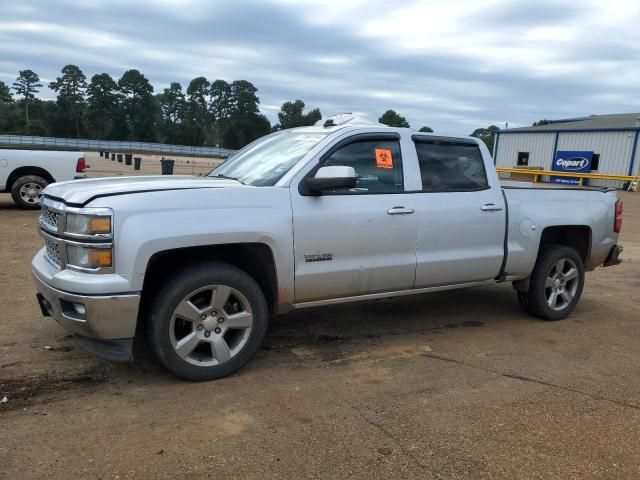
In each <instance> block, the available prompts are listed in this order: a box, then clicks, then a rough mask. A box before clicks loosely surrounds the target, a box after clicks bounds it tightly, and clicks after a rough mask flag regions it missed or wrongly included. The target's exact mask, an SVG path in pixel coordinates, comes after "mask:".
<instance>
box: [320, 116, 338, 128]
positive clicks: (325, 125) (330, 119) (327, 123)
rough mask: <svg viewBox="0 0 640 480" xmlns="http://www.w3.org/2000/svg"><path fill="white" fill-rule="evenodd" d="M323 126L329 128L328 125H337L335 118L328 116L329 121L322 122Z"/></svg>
mask: <svg viewBox="0 0 640 480" xmlns="http://www.w3.org/2000/svg"><path fill="white" fill-rule="evenodd" d="M322 126H323V127H325V128H327V127H335V126H336V124H335V122H334V121H333V118H328V119H327V121H326V122H324V123H323V124H322Z"/></svg>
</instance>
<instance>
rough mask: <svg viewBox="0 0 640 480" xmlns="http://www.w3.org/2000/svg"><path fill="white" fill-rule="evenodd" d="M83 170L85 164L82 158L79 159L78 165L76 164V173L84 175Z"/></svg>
mask: <svg viewBox="0 0 640 480" xmlns="http://www.w3.org/2000/svg"><path fill="white" fill-rule="evenodd" d="M85 168H86V162H85V161H84V157H80V158H79V159H78V163H76V172H77V173H84V169H85Z"/></svg>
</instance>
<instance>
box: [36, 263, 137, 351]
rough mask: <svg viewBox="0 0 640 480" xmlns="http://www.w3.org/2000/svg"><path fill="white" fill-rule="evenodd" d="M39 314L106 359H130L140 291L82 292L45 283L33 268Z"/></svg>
mask: <svg viewBox="0 0 640 480" xmlns="http://www.w3.org/2000/svg"><path fill="white" fill-rule="evenodd" d="M33 278H34V280H35V284H36V289H37V291H38V293H37V296H38V303H39V304H40V308H41V309H42V314H43V315H45V316H51V317H53V318H54V319H55V320H56V321H57V322H58V323H59V324H60V325H62V326H63V327H64V328H65V329H66V330H68V331H69V332H71V333H73V334H74V335H75V336H76V337H77V339H78V341H79V343H80V345H81V346H82V347H84V348H86V349H87V350H89V351H90V352H92V353H94V354H95V355H98V356H100V357H102V358H106V359H108V360H116V361H118V360H121V361H123V360H129V359H130V358H131V345H132V340H133V336H134V335H135V329H136V323H137V318H138V307H139V305H140V294H139V293H124V294H107V295H83V294H77V293H70V292H64V291H62V290H58V289H56V288H53V287H51V286H49V285H47V284H46V283H45V282H44V281H43V280H42V279H41V278H40V277H39V276H38V274H37V273H36V272H35V271H34V272H33Z"/></svg>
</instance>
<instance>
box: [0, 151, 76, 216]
mask: <svg viewBox="0 0 640 480" xmlns="http://www.w3.org/2000/svg"><path fill="white" fill-rule="evenodd" d="M84 170H85V159H84V153H82V152H59V151H51V150H4V149H0V193H1V192H10V193H11V197H12V198H13V201H14V202H15V203H16V204H17V205H18V206H19V207H22V208H31V209H35V208H40V194H41V193H42V190H43V189H44V188H45V187H46V186H47V185H48V184H50V183H53V182H64V181H67V180H74V179H78V178H86V175H85V173H84Z"/></svg>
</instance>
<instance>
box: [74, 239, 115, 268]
mask: <svg viewBox="0 0 640 480" xmlns="http://www.w3.org/2000/svg"><path fill="white" fill-rule="evenodd" d="M112 259H113V255H112V251H111V248H97V247H81V246H78V245H67V263H68V264H69V265H73V266H75V267H80V268H92V269H95V268H109V267H111V266H112Z"/></svg>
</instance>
